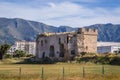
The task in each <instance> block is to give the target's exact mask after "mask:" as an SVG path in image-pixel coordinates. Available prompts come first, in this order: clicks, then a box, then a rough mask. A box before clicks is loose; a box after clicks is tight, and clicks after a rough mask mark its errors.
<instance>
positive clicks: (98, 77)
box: [0, 63, 120, 80]
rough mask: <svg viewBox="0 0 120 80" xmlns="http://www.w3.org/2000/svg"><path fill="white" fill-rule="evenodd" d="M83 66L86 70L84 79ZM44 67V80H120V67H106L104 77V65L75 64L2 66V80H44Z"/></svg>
mask: <svg viewBox="0 0 120 80" xmlns="http://www.w3.org/2000/svg"><path fill="white" fill-rule="evenodd" d="M83 66H84V68H85V75H84V76H85V77H84V78H83ZM20 67H21V74H20ZM42 67H43V74H44V75H43V80H120V66H110V65H105V66H104V67H105V73H104V75H103V74H102V65H95V64H73V63H72V64H68V63H58V64H46V65H41V64H40V65H39V64H37V65H36V64H33V65H32V64H31V65H30V64H27V65H25V64H24V65H23V64H1V65H0V80H42ZM63 67H64V76H63Z"/></svg>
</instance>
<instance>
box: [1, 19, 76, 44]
mask: <svg viewBox="0 0 120 80" xmlns="http://www.w3.org/2000/svg"><path fill="white" fill-rule="evenodd" d="M72 30H74V28H71V27H65V26H60V27H54V26H50V25H46V24H44V23H40V22H35V21H29V20H23V19H19V18H14V19H8V18H0V44H1V43H4V42H8V43H11V44H13V43H14V42H15V41H16V40H27V41H33V40H35V38H36V35H37V34H38V33H44V32H66V31H72Z"/></svg>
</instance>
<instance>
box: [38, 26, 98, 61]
mask: <svg viewBox="0 0 120 80" xmlns="http://www.w3.org/2000/svg"><path fill="white" fill-rule="evenodd" d="M97 35H98V32H97V30H92V29H85V28H79V29H78V31H77V32H69V33H67V32H65V33H44V34H39V35H38V36H37V39H36V58H37V60H39V59H41V58H44V57H50V58H57V59H65V60H68V59H70V58H72V57H75V56H76V55H78V54H79V53H80V52H87V53H91V52H92V53H96V52H97Z"/></svg>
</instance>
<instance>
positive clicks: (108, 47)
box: [97, 42, 120, 53]
mask: <svg viewBox="0 0 120 80" xmlns="http://www.w3.org/2000/svg"><path fill="white" fill-rule="evenodd" d="M119 49H120V43H118V42H98V43H97V52H98V53H116V52H117V51H118V50H119Z"/></svg>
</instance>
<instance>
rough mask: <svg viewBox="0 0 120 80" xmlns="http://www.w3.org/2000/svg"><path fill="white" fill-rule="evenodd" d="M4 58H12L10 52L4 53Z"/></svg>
mask: <svg viewBox="0 0 120 80" xmlns="http://www.w3.org/2000/svg"><path fill="white" fill-rule="evenodd" d="M4 58H12V55H11V54H5V56H4Z"/></svg>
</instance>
